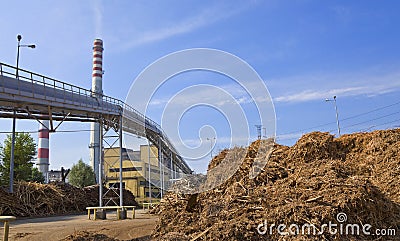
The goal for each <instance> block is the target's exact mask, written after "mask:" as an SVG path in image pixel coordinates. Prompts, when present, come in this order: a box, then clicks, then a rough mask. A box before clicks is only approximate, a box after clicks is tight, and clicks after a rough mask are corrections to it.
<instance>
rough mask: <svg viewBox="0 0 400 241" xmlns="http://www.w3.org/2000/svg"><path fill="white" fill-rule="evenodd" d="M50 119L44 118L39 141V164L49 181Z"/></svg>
mask: <svg viewBox="0 0 400 241" xmlns="http://www.w3.org/2000/svg"><path fill="white" fill-rule="evenodd" d="M48 127H49V121H48V120H43V121H42V123H41V124H39V141H38V142H39V143H38V161H37V164H36V165H37V166H38V169H39V171H40V172H41V173H42V174H43V176H44V177H45V179H46V182H47V173H48V172H49V165H50V164H49V129H48Z"/></svg>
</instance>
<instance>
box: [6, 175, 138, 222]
mask: <svg viewBox="0 0 400 241" xmlns="http://www.w3.org/2000/svg"><path fill="white" fill-rule="evenodd" d="M98 189H99V188H98V186H90V187H85V188H77V187H74V186H72V185H70V184H65V183H51V184H39V183H34V182H17V183H16V184H14V193H13V194H10V193H8V192H6V191H5V190H4V189H1V188H0V215H12V216H17V217H34V216H48V215H60V214H68V213H79V212H83V211H85V210H86V207H89V206H98V205H99V204H98V203H99V200H98V199H99V191H98ZM104 190H105V192H106V191H107V189H106V188H104ZM110 195H113V192H110ZM123 195H124V205H137V203H136V201H135V197H134V196H133V194H132V193H131V192H130V191H128V190H124V193H123Z"/></svg>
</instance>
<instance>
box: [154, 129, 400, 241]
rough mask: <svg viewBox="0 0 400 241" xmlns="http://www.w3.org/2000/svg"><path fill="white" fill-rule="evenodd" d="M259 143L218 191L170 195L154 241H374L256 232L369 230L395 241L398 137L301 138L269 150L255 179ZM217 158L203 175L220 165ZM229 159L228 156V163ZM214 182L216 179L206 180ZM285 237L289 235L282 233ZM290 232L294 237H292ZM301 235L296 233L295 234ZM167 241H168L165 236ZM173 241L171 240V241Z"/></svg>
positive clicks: (399, 201) (399, 216)
mask: <svg viewBox="0 0 400 241" xmlns="http://www.w3.org/2000/svg"><path fill="white" fill-rule="evenodd" d="M259 145H260V142H259V141H256V142H254V143H252V144H251V146H249V147H248V148H247V149H244V148H242V149H240V148H235V149H233V151H234V152H245V153H246V158H245V161H244V162H243V163H242V165H241V167H240V169H239V170H238V171H237V172H236V174H235V175H234V176H232V177H231V178H230V179H229V180H228V181H227V182H226V183H224V184H223V185H221V186H219V187H217V188H214V189H213V190H211V191H207V192H204V193H200V194H198V195H183V194H176V193H169V194H168V195H166V197H165V199H164V200H163V201H162V203H161V205H160V206H159V207H158V208H157V209H156V211H158V212H159V213H160V215H161V216H160V220H159V223H158V225H157V227H156V229H155V230H154V232H153V236H154V237H157V238H159V237H163V238H164V239H165V237H167V236H168V234H171V233H179V234H180V235H181V236H182V237H181V239H182V240H185V239H187V240H324V239H325V240H369V239H374V238H375V239H376V237H374V236H365V235H363V233H362V231H360V235H340V234H339V232H338V233H337V234H330V233H329V232H328V231H327V229H325V232H324V233H323V234H322V235H289V236H282V235H280V234H278V232H277V229H276V227H275V229H273V232H272V234H270V233H269V230H268V232H267V233H266V234H264V235H260V234H259V233H258V232H257V227H258V225H259V224H262V223H264V222H266V223H267V224H268V226H267V227H270V226H271V224H276V225H279V224H285V225H287V226H289V225H291V224H297V225H298V226H300V228H301V226H302V225H304V224H313V225H315V227H317V232H318V231H320V229H319V228H320V227H321V226H322V224H328V223H329V222H332V223H334V224H340V222H338V220H337V214H338V213H341V212H342V213H345V214H347V221H345V222H343V223H344V224H358V225H360V227H362V225H363V224H370V225H372V228H371V229H370V231H371V232H374V231H375V229H376V228H386V229H387V228H394V229H397V230H396V231H397V233H396V236H391V237H389V236H386V237H384V239H385V240H400V129H397V130H387V131H375V132H372V133H357V134H350V135H344V136H342V137H340V138H336V139H335V138H334V137H333V136H332V135H330V134H329V133H321V132H313V133H310V134H306V135H304V136H303V137H302V138H301V139H300V140H299V141H298V142H297V143H296V144H295V145H294V146H292V147H286V146H281V145H277V144H275V146H274V150H273V152H272V154H271V155H270V158H269V160H268V162H267V165H266V166H265V168H264V169H263V171H262V173H261V174H260V175H258V176H257V177H256V178H254V179H250V178H249V171H250V166H251V164H252V163H253V162H254V159H255V158H256V155H257V151H258V146H259ZM228 153H229V150H225V151H223V152H222V153H220V155H218V156H217V157H215V158H214V159H213V160H212V162H211V163H210V165H209V170H212V168H213V167H215V166H217V165H218V164H219V163H220V162H221V160H222V159H223V158H224V157H226V156H227V155H228ZM233 156H234V155H233ZM211 178H214V177H211ZM285 231H288V230H285ZM294 231H296V230H294ZM300 231H301V230H300ZM166 235H167V236H166ZM173 236H174V235H173ZM166 240H167V239H166Z"/></svg>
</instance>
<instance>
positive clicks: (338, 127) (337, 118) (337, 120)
mask: <svg viewBox="0 0 400 241" xmlns="http://www.w3.org/2000/svg"><path fill="white" fill-rule="evenodd" d="M325 101H326V102H329V101H333V102H334V104H335V111H336V124H337V129H338V135H339V137H340V125H339V113H338V109H337V105H336V95H335V96H333V100H331V99H325Z"/></svg>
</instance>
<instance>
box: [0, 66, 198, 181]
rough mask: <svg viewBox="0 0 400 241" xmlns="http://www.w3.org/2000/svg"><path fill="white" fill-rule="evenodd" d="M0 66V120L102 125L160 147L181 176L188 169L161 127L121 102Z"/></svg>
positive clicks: (33, 74)
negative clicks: (95, 123) (83, 122)
mask: <svg viewBox="0 0 400 241" xmlns="http://www.w3.org/2000/svg"><path fill="white" fill-rule="evenodd" d="M16 71H17V70H16V68H15V67H13V66H11V65H7V64H3V63H0V117H3V118H12V117H13V116H15V117H16V118H19V119H48V118H50V119H51V120H58V121H61V120H64V121H88V122H96V121H98V122H102V123H103V125H104V126H106V127H113V128H114V129H119V128H120V127H119V125H120V118H121V117H122V118H123V119H122V130H123V131H125V132H128V133H132V134H135V135H138V136H142V137H146V138H147V139H148V140H149V141H150V142H152V143H153V144H155V145H157V146H161V151H162V152H163V153H164V154H165V155H167V156H171V157H172V160H173V162H174V164H175V165H176V166H177V167H179V169H181V170H182V171H183V173H185V174H190V173H192V170H191V169H190V167H189V166H188V165H187V163H186V162H185V161H184V160H183V158H182V157H181V156H180V155H179V154H178V152H177V150H176V149H175V147H174V146H173V145H172V143H171V142H170V141H169V139H168V137H167V136H166V135H165V133H164V132H163V130H162V129H161V127H160V126H159V125H158V124H157V123H155V122H154V121H153V120H151V119H150V118H148V117H146V116H144V115H143V114H141V113H139V112H138V111H137V110H135V109H134V108H133V107H131V106H129V105H127V104H126V103H124V102H123V101H121V100H118V99H115V98H112V97H109V96H106V95H102V96H101V97H94V96H95V95H94V93H92V91H90V90H87V89H84V88H81V87H78V86H75V85H71V84H68V83H65V82H62V81H58V80H56V79H52V78H49V77H45V76H43V75H40V74H36V73H33V72H30V71H27V70H23V69H19V70H18V78H17V75H16Z"/></svg>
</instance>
